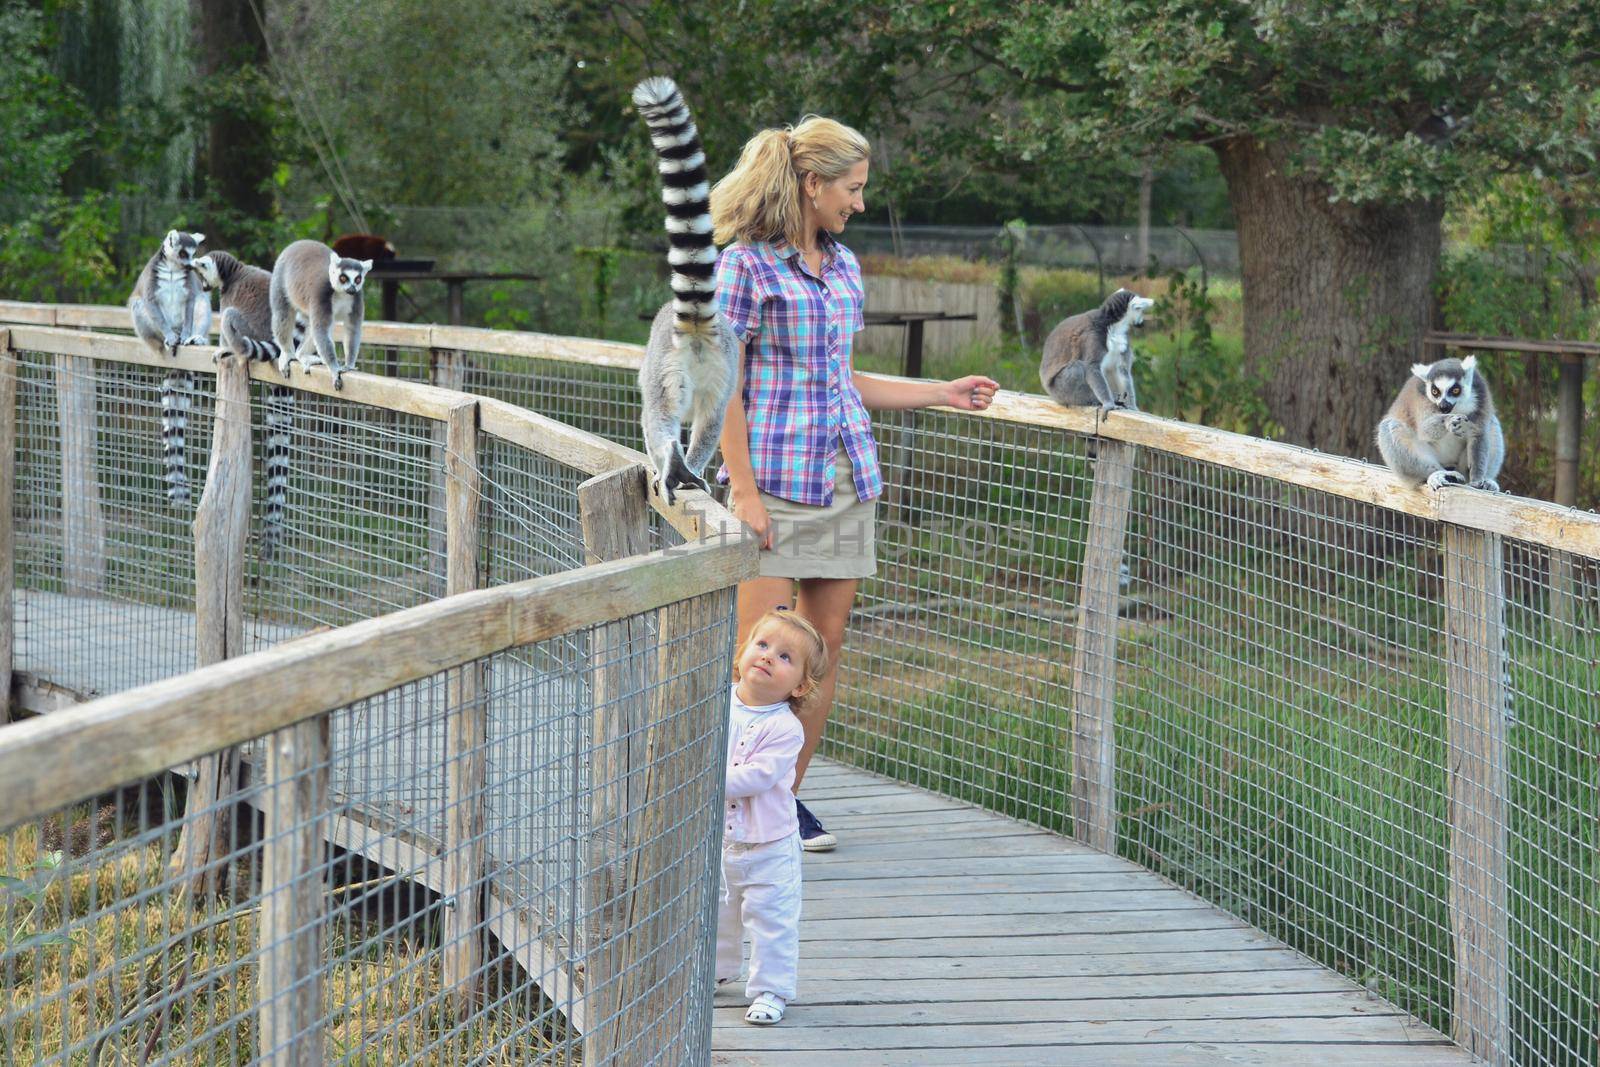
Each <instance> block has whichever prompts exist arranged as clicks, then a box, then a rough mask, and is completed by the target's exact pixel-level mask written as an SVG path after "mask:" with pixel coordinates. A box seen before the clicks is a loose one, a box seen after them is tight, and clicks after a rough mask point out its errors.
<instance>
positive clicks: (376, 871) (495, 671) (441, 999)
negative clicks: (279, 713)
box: [0, 591, 733, 1067]
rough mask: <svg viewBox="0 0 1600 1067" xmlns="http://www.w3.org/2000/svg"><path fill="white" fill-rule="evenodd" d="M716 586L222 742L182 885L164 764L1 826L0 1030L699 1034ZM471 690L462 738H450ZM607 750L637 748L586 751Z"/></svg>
mask: <svg viewBox="0 0 1600 1067" xmlns="http://www.w3.org/2000/svg"><path fill="white" fill-rule="evenodd" d="M731 606H732V605H731V592H729V591H723V592H719V593H713V594H707V595H705V596H702V597H698V598H695V599H693V600H690V601H685V602H682V603H680V604H677V605H671V606H669V607H667V608H664V609H661V610H660V611H659V612H648V613H645V614H644V615H638V616H633V617H631V618H627V619H622V620H619V621H618V622H616V623H611V624H606V625H604V626H600V627H595V628H591V629H589V630H586V631H580V632H577V633H573V634H567V635H564V636H561V637H557V638H552V639H550V640H547V641H543V642H540V643H539V644H536V645H532V646H529V647H526V648H523V649H518V650H513V651H510V652H506V653H502V654H498V655H495V656H491V657H487V658H485V659H483V660H480V661H478V662H476V663H472V664H468V665H467V666H465V667H462V668H458V669H456V670H453V671H449V672H445V673H442V674H439V675H435V676H431V677H429V678H426V679H423V680H422V681H419V682H415V683H411V684H407V685H404V686H401V687H399V688H397V689H394V690H392V691H390V692H387V693H384V694H382V695H380V696H377V697H373V698H371V699H368V700H363V701H361V702H359V703H357V704H353V705H351V706H349V707H345V708H341V709H338V710H336V711H333V712H331V713H329V714H328V715H327V717H326V719H325V720H324V721H325V722H326V724H327V733H326V735H325V736H326V739H327V740H326V748H325V749H321V750H320V751H319V743H318V742H317V740H316V738H317V734H318V730H317V727H316V721H315V720H313V721H312V723H311V726H310V737H309V739H308V738H307V735H306V733H305V731H306V729H307V727H306V725H305V724H302V726H300V727H295V728H291V729H290V730H288V731H281V732H279V733H277V734H273V735H270V736H267V737H264V738H262V739H260V740H259V741H257V742H253V743H250V744H247V745H245V746H242V749H241V752H242V772H241V775H240V784H239V789H238V791H237V792H235V793H233V794H231V795H230V796H229V797H228V798H227V800H226V801H225V802H224V803H223V804H221V805H219V806H218V808H216V809H214V810H215V812H216V813H217V814H220V815H221V816H223V818H224V821H225V824H226V825H228V826H231V827H233V833H232V841H231V848H230V849H229V850H227V851H225V852H224V853H223V854H222V855H221V856H220V858H218V859H217V860H216V861H215V863H214V867H213V873H216V874H219V875H220V876H221V877H220V880H219V887H220V892H218V893H217V894H216V895H206V894H195V893H192V892H189V891H187V890H186V887H187V886H189V885H190V876H191V875H192V874H194V873H195V872H193V871H185V870H183V869H182V864H183V856H184V855H185V853H184V851H183V850H182V849H180V847H179V846H180V841H181V840H182V838H183V834H184V832H185V830H186V829H189V828H190V824H189V823H188V822H186V817H185V816H184V815H183V814H182V812H183V810H184V806H183V803H182V799H181V797H182V793H183V792H184V790H185V788H186V786H187V783H188V781H189V779H188V777H187V776H186V775H185V774H184V773H183V769H182V768H178V769H176V770H175V772H174V773H168V774H162V775H158V776H157V777H155V778H153V779H150V780H146V781H138V782H126V783H120V785H119V786H117V787H116V788H113V783H106V789H105V791H104V792H103V793H102V795H101V796H99V797H97V798H96V799H95V800H93V801H90V802H86V803H83V804H74V805H71V806H68V807H65V808H62V809H60V810H58V811H56V812H53V813H51V814H49V815H47V816H46V817H44V818H41V819H37V820H32V821H29V822H26V823H23V824H21V825H12V826H8V827H5V828H4V829H0V872H4V874H5V876H6V881H5V883H4V888H5V892H4V893H0V985H3V987H4V988H5V989H6V990H7V994H8V996H7V998H6V999H5V1000H4V1001H0V1042H3V1044H0V1048H3V1050H4V1057H3V1058H4V1059H5V1061H6V1062H8V1063H19V1064H22V1063H27V1064H34V1063H37V1064H65V1063H84V1062H100V1063H121V1062H143V1063H172V1064H194V1065H196V1067H198V1065H210V1064H216V1063H243V1062H248V1061H252V1060H254V1059H255V1058H257V1057H259V1056H264V1055H266V1054H267V1053H269V1052H270V1051H272V1050H273V1049H274V1048H287V1047H289V1046H290V1045H292V1044H294V1043H295V1042H300V1041H305V1040H308V1037H307V1035H308V1034H315V1035H318V1036H316V1037H315V1038H311V1039H310V1040H312V1045H311V1048H312V1049H315V1050H317V1051H316V1052H313V1053H312V1058H313V1059H316V1060H317V1062H328V1063H341V1064H344V1063H349V1064H357V1063H362V1064H364V1063H372V1062H384V1063H417V1064H434V1063H466V1062H473V1063H495V1064H513V1063H541V1062H548V1063H566V1062H574V1061H575V1060H576V1058H578V1056H579V1055H580V1050H583V1051H582V1053H581V1054H582V1056H583V1058H584V1059H585V1060H586V1061H588V1062H598V1061H599V1059H601V1058H603V1057H605V1056H609V1055H622V1056H625V1057H627V1060H626V1062H637V1061H638V1059H639V1057H641V1056H642V1055H644V1054H645V1053H646V1052H648V1053H649V1054H651V1055H654V1056H657V1061H658V1062H663V1063H690V1062H706V1061H707V1060H708V1059H709V1055H710V1050H709V1039H710V1030H711V1027H710V997H709V995H708V994H704V991H705V990H707V989H709V986H710V983H711V979H712V961H711V945H712V943H713V941H712V927H713V924H714V917H715V907H716V900H715V896H716V885H717V879H716V877H715V870H716V866H715V865H716V859H717V846H718V842H719V832H718V831H719V822H718V809H719V802H720V798H721V788H722V774H721V767H720V761H719V760H718V758H717V757H718V756H719V755H720V754H721V752H722V751H723V749H724V746H725V744H726V738H725V730H726V725H725V724H726V721H727V716H726V700H727V694H726V686H727V677H728V671H729V666H730V656H731V650H732V637H733V634H732V629H731V627H732V622H731V618H732V613H731ZM623 631H625V632H626V634H627V635H628V640H626V641H619V640H617V639H616V638H617V635H618V633H619V632H623ZM467 674H471V675H473V676H475V678H476V679H478V680H479V684H478V685H476V686H474V687H472V688H469V689H468V690H465V692H468V693H471V692H473V691H476V693H477V695H476V696H473V697H470V698H469V699H467V700H465V701H456V700H455V696H454V694H456V693H458V692H463V690H461V689H459V688H458V687H459V686H460V685H461V679H462V678H463V676H465V675H467ZM469 714H478V715H481V716H482V717H483V719H484V721H485V724H486V726H485V730H484V734H483V740H482V743H481V744H479V745H477V746H475V747H464V746H461V745H460V744H459V743H456V744H454V745H453V744H452V742H451V740H450V738H451V737H452V736H455V735H454V731H455V730H456V729H457V726H456V725H455V724H456V723H457V722H459V721H460V717H461V716H463V715H469ZM296 731H298V733H296ZM291 734H293V735H294V740H293V744H290V743H289V741H288V739H289V738H290V737H291ZM295 746H299V747H298V748H296V747H295ZM269 750H271V751H273V752H281V753H284V755H277V756H274V757H273V758H274V759H277V760H278V761H279V762H277V763H276V764H272V763H269V757H268V752H269ZM617 751H629V752H638V753H643V754H644V758H643V759H642V760H640V761H639V762H638V763H637V764H634V765H631V766H628V767H627V768H626V771H625V773H622V774H616V775H611V776H609V777H608V771H611V770H615V769H616V768H617V767H618V766H619V765H618V764H617V763H616V761H614V760H612V759H611V758H610V756H611V755H612V754H613V753H615V752H617ZM295 752H298V753H299V755H298V756H296V755H295V754H294V753H295ZM296 759H299V760H301V761H302V762H300V763H298V764H297V763H296V762H295V760H296ZM471 760H478V761H481V762H482V763H483V764H484V765H485V766H486V770H485V772H484V774H483V777H482V780H481V782H474V781H473V779H472V778H471V776H470V774H469V775H467V778H466V780H467V781H468V782H469V787H468V788H465V789H462V788H460V787H458V789H457V794H456V796H455V797H454V798H453V799H452V798H451V797H449V796H448V793H447V786H446V784H445V782H446V776H447V772H448V771H449V769H450V767H451V765H452V761H454V762H455V763H456V765H457V766H458V767H459V766H460V765H463V764H465V763H467V762H469V761H471ZM629 787H631V788H632V791H631V792H630V791H629ZM3 795H4V783H0V796H3ZM467 808H470V809H472V812H473V813H475V814H473V815H472V817H471V818H468V819H467V820H465V822H463V821H462V819H461V815H462V809H467ZM452 825H455V826H457V827H460V826H462V825H466V826H471V827H474V829H473V830H472V832H470V833H468V834H466V835H463V834H461V833H460V831H459V829H457V830H455V831H452V829H451V826H452ZM295 840H305V841H308V842H309V843H310V844H309V846H308V847H305V848H301V849H300V850H299V851H298V852H297V851H295V848H294V847H293V842H294V841H295ZM469 849H476V850H481V855H482V866H481V867H479V868H477V869H476V870H475V871H473V873H471V874H470V876H469V879H468V880H467V881H466V882H460V881H459V879H458V877H457V876H455V875H452V874H451V873H450V872H451V870H452V867H453V864H454V863H455V862H456V861H457V860H458V859H459V858H460V857H461V856H463V855H465V854H466V853H467V850H469ZM286 855H287V856H288V857H290V858H289V860H287V861H286V860H285V858H284V857H285V856H286ZM453 879H454V880H453ZM469 896H470V897H471V898H472V899H474V900H477V901H479V902H481V912H480V918H479V920H478V922H477V923H476V925H466V926H463V925H462V924H461V923H460V921H459V920H457V919H455V917H454V915H453V913H455V912H456V911H458V909H460V908H461V907H462V906H463V905H462V902H463V901H464V900H466V899H467V898H468V897H469ZM308 945H309V946H310V948H309V954H307V952H308V950H307V946H308ZM468 949H470V951H467V950H468ZM297 953H298V955H297ZM451 958H464V959H466V960H469V961H471V962H470V964H469V965H468V966H467V967H466V968H465V969H460V968H459V967H457V969H456V970H455V972H454V973H452V964H451V963H449V962H448V961H449V960H450V959H451ZM286 961H287V962H286ZM307 990H310V991H311V993H313V994H315V1000H314V1001H313V1002H312V1003H313V1004H314V1006H313V1007H311V1008H309V1009H307V1010H305V1011H304V1012H299V1011H297V1005H302V1004H303V998H304V997H306V996H307ZM691 994H693V995H691ZM275 1009H281V1010H275ZM579 1021H581V1022H582V1023H583V1026H584V1031H585V1034H584V1035H583V1036H580V1034H579V1033H578V1032H577V1030H576V1029H575V1023H577V1022H579ZM274 1035H276V1037H275V1036H274ZM586 1043H587V1048H585V1045H586ZM319 1053H320V1054H319Z"/></svg>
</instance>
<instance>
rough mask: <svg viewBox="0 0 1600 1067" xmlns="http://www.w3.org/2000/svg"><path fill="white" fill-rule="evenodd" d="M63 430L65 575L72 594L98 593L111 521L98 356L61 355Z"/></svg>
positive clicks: (58, 403) (59, 395)
mask: <svg viewBox="0 0 1600 1067" xmlns="http://www.w3.org/2000/svg"><path fill="white" fill-rule="evenodd" d="M56 422H57V425H58V426H59V427H60V434H61V533H62V543H61V576H62V581H63V586H64V591H65V592H66V594H67V595H68V596H99V595H100V591H101V589H102V588H103V587H104V585H105V578H106V521H105V516H104V515H103V514H102V512H101V510H100V474H99V466H98V464H97V463H96V460H95V437H96V435H95V390H94V360H93V359H91V358H89V357H88V356H57V357H56Z"/></svg>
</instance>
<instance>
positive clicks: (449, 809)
mask: <svg viewBox="0 0 1600 1067" xmlns="http://www.w3.org/2000/svg"><path fill="white" fill-rule="evenodd" d="M447 427H448V437H447V444H446V452H445V476H446V477H445V498H446V506H445V530H446V538H445V539H446V543H447V545H448V548H449V566H448V589H447V591H448V593H449V594H450V595H452V596H453V595H455V594H456V593H465V592H469V591H471V590H473V589H476V588H478V546H479V532H478V525H479V524H478V506H479V502H480V501H481V499H482V492H483V487H482V480H481V477H480V475H479V472H478V402H477V401H476V400H463V401H462V402H461V403H459V404H457V405H455V406H454V407H452V408H451V409H450V417H449V420H448V422H447ZM449 702H450V706H449V710H448V712H447V713H446V719H445V748H446V755H445V761H446V762H445V808H446V813H447V814H446V820H445V832H444V853H443V855H444V895H445V909H444V930H443V944H442V946H441V953H442V955H443V961H444V988H445V990H446V991H447V992H448V993H450V994H451V995H452V996H453V998H454V1004H455V1008H456V1011H457V1017H458V1018H464V1017H465V1016H466V1015H467V1014H468V1013H469V1012H470V1011H471V1008H472V1006H473V1005H474V1004H476V1003H477V1000H478V994H479V992H480V982H481V980H482V977H483V959H484V951H483V946H484V941H485V938H484V926H483V898H484V885H483V877H484V870H485V865H484V844H483V833H484V824H485V815H484V799H485V797H486V795H487V778H488V758H487V753H486V752H485V746H486V745H487V743H488V708H487V706H486V705H485V703H484V699H483V668H482V666H481V665H480V664H478V663H467V664H464V665H463V666H461V667H458V668H456V669H455V670H453V671H451V672H450V684H449Z"/></svg>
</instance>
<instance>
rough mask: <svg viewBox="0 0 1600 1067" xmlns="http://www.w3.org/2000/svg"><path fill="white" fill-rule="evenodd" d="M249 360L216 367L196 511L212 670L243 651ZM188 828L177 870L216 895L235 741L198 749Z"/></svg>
mask: <svg viewBox="0 0 1600 1067" xmlns="http://www.w3.org/2000/svg"><path fill="white" fill-rule="evenodd" d="M245 362H246V361H245V360H242V359H229V360H225V361H223V362H222V363H221V364H219V366H218V369H217V405H216V417H215V421H214V424H213V426H214V428H213V431H212V439H211V459H210V465H209V467H208V468H207V470H206V485H205V491H204V493H203V494H202V495H201V497H200V503H199V505H198V506H197V507H196V508H195V517H194V523H193V529H194V577H195V583H194V588H195V604H194V621H195V661H196V662H195V665H196V666H197V667H205V666H208V665H210V664H213V663H221V662H223V661H224V660H227V659H230V658H232V657H234V656H238V655H240V654H242V653H243V652H244V571H245V550H246V545H247V543H248V541H249V537H250V379H249V376H248V375H247V374H246V370H245ZM197 755H198V762H197V767H196V775H195V780H194V782H193V784H192V785H191V786H190V787H189V790H188V798H187V801H186V804H187V810H186V813H185V816H184V822H183V831H182V833H181V835H180V837H179V841H178V847H177V849H176V850H175V851H174V852H173V855H172V873H173V875H174V876H176V877H179V878H182V879H184V884H185V888H186V889H187V891H188V892H190V893H192V894H195V895H197V896H200V895H211V894H213V893H216V892H219V891H220V890H221V889H222V887H223V881H224V879H225V878H226V871H227V865H226V863H225V862H223V859H224V857H226V856H228V855H230V854H231V853H232V852H233V847H234V845H233V828H234V825H235V819H234V812H233V807H232V805H231V804H229V803H228V800H229V798H230V797H231V796H232V795H233V793H234V791H235V789H236V788H237V783H238V770H239V753H238V751H237V749H236V748H234V747H233V746H231V745H228V746H222V747H220V750H219V751H215V752H209V753H205V754H197Z"/></svg>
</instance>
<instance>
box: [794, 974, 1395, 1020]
mask: <svg viewBox="0 0 1600 1067" xmlns="http://www.w3.org/2000/svg"><path fill="white" fill-rule="evenodd" d="M1220 979H1237V983H1234V982H1227V983H1225V984H1224V983H1219V984H1216V985H1214V984H1213V983H1214V982H1216V981H1217V980H1220ZM1235 984H1237V985H1239V986H1241V987H1243V988H1239V989H1235V988H1233V986H1234V985H1235ZM804 985H805V994H804V1002H805V1003H806V1004H809V1005H822V1004H915V1005H929V1004H949V1003H985V1002H988V1004H989V1007H990V1009H991V1018H1007V1017H1008V1014H1009V1013H1008V1012H1007V1011H1006V1010H1005V1009H1006V1007H1007V1006H1008V1002H1010V1001H1041V1002H1048V1003H1051V1004H1054V1005H1055V1006H1056V1009H1057V1010H1056V1012H1054V1013H1053V1017H1054V1018H1057V1019H1061V1020H1067V1019H1078V1020H1080V1021H1084V1022H1088V1021H1092V1020H1095V1019H1114V1018H1134V1017H1138V1018H1148V1019H1162V1018H1169V1017H1176V1018H1217V1017H1233V1018H1248V1017H1249V1016H1248V1015H1247V1014H1246V1013H1247V1012H1248V1011H1249V1010H1251V1009H1256V1010H1260V1011H1261V1012H1262V1014H1263V1015H1265V1016H1267V1017H1272V1016H1277V1015H1290V1014H1295V1012H1294V1011H1292V1010H1290V1011H1286V1010H1284V1009H1285V1007H1286V1006H1287V1007H1290V1008H1298V1009H1299V1011H1300V1012H1304V1011H1305V1010H1306V1009H1307V1006H1309V1005H1313V1004H1314V1005H1316V1009H1317V1010H1318V1011H1319V1012H1321V1013H1322V1014H1329V1015H1331V1014H1342V1013H1343V1012H1344V1011H1347V1010H1351V1008H1352V1007H1354V1006H1362V1007H1368V1010H1369V1011H1370V1012H1371V1013H1373V1014H1380V1015H1381V1014H1398V1013H1399V1011H1400V1009H1399V1008H1396V1007H1394V1006H1393V1005H1391V1004H1387V1003H1385V1002H1383V1001H1377V1002H1376V1003H1373V1004H1370V1006H1369V1002H1372V1001H1374V999H1375V998H1373V997H1372V995H1371V994H1369V993H1367V992H1366V991H1364V990H1359V989H1355V988H1353V987H1352V986H1351V985H1350V983H1348V982H1345V981H1342V980H1341V979H1340V978H1339V977H1338V976H1337V975H1334V974H1332V973H1330V972H1328V971H1324V970H1322V969H1320V968H1310V969H1307V970H1295V971H1266V972H1262V973H1259V974H1257V973H1251V972H1243V971H1241V972H1238V973H1237V974H1233V975H1215V974H1204V975H1197V974H1192V973H1191V974H1171V975H1165V974H1163V975H1120V976H1119V975H1113V976H1109V977H1103V978H1100V977H1097V978H1096V979H1095V980H1094V981H1093V982H1085V981H1082V980H1080V979H1073V978H1055V979H1049V978H1018V977H1010V976H999V977H994V978H943V979H901V978H896V977H892V976H888V975H883V976H879V977H877V978H872V979H857V980H855V981H839V980H837V979H818V978H815V977H813V976H812V975H811V974H810V973H809V972H808V973H807V974H806V975H805V978H804ZM1202 992H1203V994H1204V995H1203V996H1202V995H1196V994H1197V993H1202ZM996 1002H998V1003H996Z"/></svg>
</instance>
